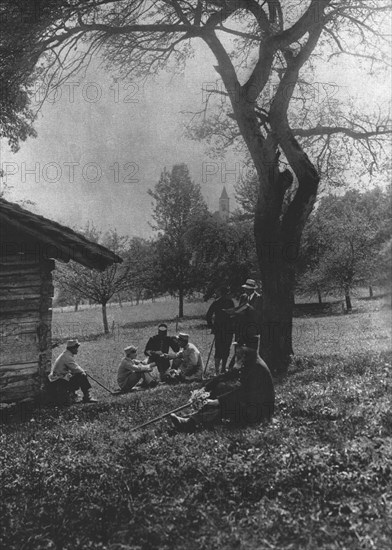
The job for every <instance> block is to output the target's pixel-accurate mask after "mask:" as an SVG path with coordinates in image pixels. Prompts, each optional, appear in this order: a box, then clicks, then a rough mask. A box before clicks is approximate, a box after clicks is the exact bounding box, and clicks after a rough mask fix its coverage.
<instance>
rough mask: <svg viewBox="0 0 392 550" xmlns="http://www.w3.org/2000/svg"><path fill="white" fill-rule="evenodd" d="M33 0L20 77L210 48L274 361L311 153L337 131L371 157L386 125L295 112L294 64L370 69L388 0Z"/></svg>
mask: <svg viewBox="0 0 392 550" xmlns="http://www.w3.org/2000/svg"><path fill="white" fill-rule="evenodd" d="M11 4H15V2H14V3H11ZM16 4H17V5H20V6H26V5H27V4H28V2H26V1H20V2H16ZM31 4H32V3H31V2H30V5H31ZM33 4H34V5H37V6H41V7H42V12H39V13H38V14H37V18H36V21H35V22H33V21H30V26H29V27H26V32H25V34H24V35H23V36H21V37H19V38H21V40H22V43H20V44H19V49H18V51H20V57H21V59H22V60H23V61H22V62H21V63H19V64H18V70H19V69H20V71H19V73H18V78H20V81H21V82H22V83H23V78H27V77H25V76H24V75H26V74H29V75H30V74H31V70H32V69H33V67H36V68H37V67H39V68H42V66H44V67H46V68H48V71H49V72H50V74H51V78H53V79H54V80H53V82H57V83H59V82H61V79H62V78H68V77H69V74H70V73H71V72H72V71H77V70H78V69H79V68H80V67H81V66H82V65H83V64H84V63H85V62H86V61H88V60H89V59H90V58H91V56H92V55H94V53H96V52H100V55H103V56H104V58H105V59H106V61H107V66H108V67H109V68H111V69H115V70H117V71H119V72H120V73H121V75H123V76H128V75H132V76H133V77H134V76H135V75H143V76H146V75H147V74H151V73H154V72H156V71H159V70H160V69H161V68H162V67H164V66H166V65H167V63H170V62H171V61H172V60H173V59H174V61H175V64H176V66H180V65H181V63H183V62H185V59H186V57H187V55H188V53H189V48H190V43H191V42H192V40H194V39H196V38H198V39H201V40H202V41H203V42H204V43H205V44H206V45H207V46H208V47H209V48H210V50H211V51H212V53H213V54H214V56H215V58H216V65H215V68H216V71H217V72H218V73H219V76H220V78H221V80H222V83H223V89H222V90H221V91H220V93H223V94H224V95H225V96H226V97H227V99H228V102H229V105H230V112H228V113H227V114H228V116H229V121H230V122H231V125H229V126H224V128H225V131H226V129H227V128H231V129H233V130H234V134H233V139H236V137H237V135H239V136H240V139H241V140H242V143H243V144H244V146H245V148H246V151H247V154H248V156H249V158H250V159H251V161H252V163H253V166H254V169H255V172H256V174H257V179H258V182H259V189H258V200H257V207H256V212H255V220H254V231H255V237H256V246H257V254H258V261H259V264H260V270H261V274H262V284H263V295H264V300H263V312H262V313H263V331H262V332H263V342H262V354H263V357H264V358H265V359H266V361H267V363H268V364H269V365H270V367H271V368H272V370H273V371H274V372H275V373H278V374H279V373H284V372H285V371H286V370H287V366H288V364H289V358H290V355H291V354H292V353H293V348H292V336H291V333H292V330H291V329H292V312H293V304H294V278H295V260H296V257H297V250H298V247H299V242H300V239H301V234H302V231H303V228H304V225H305V222H306V220H307V218H308V216H309V214H310V212H311V210H312V208H313V205H314V203H315V200H316V196H317V191H318V187H319V182H320V169H319V165H318V164H319V160H320V159H323V158H325V152H327V153H328V151H329V150H330V143H331V139H332V138H333V136H335V135H336V134H339V135H340V136H344V139H353V140H356V141H357V142H358V143H362V144H363V151H365V150H367V152H368V153H369V154H370V155H371V156H372V158H373V162H377V148H376V149H374V144H373V139H374V138H376V137H377V138H378V139H380V136H382V135H386V134H387V133H388V132H389V131H390V129H389V127H388V121H387V119H386V118H385V117H384V116H383V115H380V116H378V117H376V118H375V119H371V118H369V117H365V116H361V114H360V113H355V112H354V110H352V111H351V113H349V116H347V113H343V114H342V115H341V113H339V110H337V112H335V113H334V109H328V113H327V114H326V113H325V112H324V113H323V110H322V109H320V105H319V104H317V102H313V110H312V108H310V109H309V105H311V104H309V102H307V103H306V105H304V108H303V110H301V111H300V112H298V110H296V111H295V112H294V110H293V105H294V103H295V100H296V99H297V97H298V96H301V94H303V93H304V92H303V88H304V86H306V83H305V84H304V82H303V81H302V75H303V74H304V71H308V70H309V68H312V66H314V65H315V64H320V63H327V62H328V59H331V58H333V57H334V56H336V55H347V56H356V57H357V59H360V60H361V62H367V61H369V63H372V64H373V69H374V67H375V66H376V64H377V63H378V61H379V60H381V61H382V60H384V61H385V51H384V50H385V48H384V49H383V46H385V40H386V38H385V37H384V36H383V35H382V28H383V18H384V19H385V17H386V14H387V12H388V10H389V1H388V0H360V1H359V0H301V1H300V0H284V1H283V0H281V1H279V0H263V1H261V0H260V1H256V0H247V1H245V0H227V1H224V0H221V1H207V0H186V1H183V0H156V1H152V0H151V1H150V0H136V1H129V0H117V1H105V0H67V1H65V0H49V1H48V2H38V1H35V2H33ZM33 23H34V24H33ZM19 27H20V25H19ZM24 45H26V47H24ZM75 48H76V50H75ZM26 82H27V80H26ZM296 105H297V107H298V104H296ZM335 115H336V116H335ZM210 127H211V126H210ZM212 128H213V130H214V131H215V130H216V128H217V127H216V126H212ZM218 128H219V124H218ZM321 136H322V137H323V139H324V141H323V142H322V143H323V145H322V147H321V150H320V155H321V156H320V159H318V158H310V157H309V156H308V154H307V151H308V152H309V151H311V150H313V149H312V148H311V149H306V146H307V143H308V142H309V141H307V140H311V143H313V144H314V143H315V140H317V138H319V137H321ZM312 140H313V141H312ZM379 143H380V142H379V141H378V144H379ZM360 150H361V153H362V149H360ZM323 155H324V156H323Z"/></svg>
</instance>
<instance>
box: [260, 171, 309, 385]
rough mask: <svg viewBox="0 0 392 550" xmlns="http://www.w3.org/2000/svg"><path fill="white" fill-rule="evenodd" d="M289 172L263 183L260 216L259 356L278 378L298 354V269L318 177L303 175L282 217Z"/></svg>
mask: <svg viewBox="0 0 392 550" xmlns="http://www.w3.org/2000/svg"><path fill="white" fill-rule="evenodd" d="M287 179H288V174H287V173H280V172H279V171H278V170H276V171H275V172H274V173H272V174H271V176H270V177H269V182H268V184H267V185H265V184H264V186H263V188H264V189H263V191H264V196H263V195H261V196H260V198H259V202H258V206H257V209H256V216H255V239H256V248H257V257H258V261H259V267H260V272H261V279H262V287H263V303H262V315H261V318H262V322H261V339H260V344H261V346H260V353H261V356H262V357H263V359H264V360H265V362H266V363H267V365H268V367H269V368H270V370H271V372H272V373H273V374H274V376H278V377H281V376H284V375H285V374H286V373H287V370H288V367H289V364H290V360H291V356H292V355H293V353H294V352H293V339H292V329H293V312H294V292H295V269H296V262H297V258H298V251H299V245H300V239H301V236H302V231H303V227H304V225H305V222H306V220H307V218H308V216H309V213H310V212H311V209H312V206H313V204H314V200H315V198H316V193H317V183H318V179H317V178H316V177H314V176H313V175H308V176H304V179H303V182H302V185H303V186H304V187H306V190H305V191H302V190H301V189H299V190H297V191H296V196H295V198H294V199H292V200H291V203H290V206H289V207H288V208H287V210H286V212H285V214H284V215H283V216H282V210H283V209H284V208H285V207H284V204H283V201H284V199H283V196H284V189H285V186H286V182H285V180H287Z"/></svg>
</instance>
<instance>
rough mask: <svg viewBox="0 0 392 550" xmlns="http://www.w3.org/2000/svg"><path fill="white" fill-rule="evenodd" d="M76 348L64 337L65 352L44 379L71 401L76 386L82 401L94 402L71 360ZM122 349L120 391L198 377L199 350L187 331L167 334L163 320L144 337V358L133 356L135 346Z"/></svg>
mask: <svg viewBox="0 0 392 550" xmlns="http://www.w3.org/2000/svg"><path fill="white" fill-rule="evenodd" d="M79 347H80V344H79V342H78V340H68V342H67V344H66V349H65V351H63V353H61V355H59V357H58V358H57V359H56V361H55V362H54V364H53V366H52V369H51V371H50V374H49V376H48V378H49V381H50V382H52V383H56V384H61V385H62V387H65V389H66V390H67V391H68V392H69V393H70V396H71V399H70V400H71V401H73V400H76V393H75V392H76V391H77V390H78V389H80V390H81V391H82V393H83V402H84V403H95V402H96V399H94V398H93V397H92V395H91V392H90V390H91V384H90V382H89V380H88V377H87V374H86V372H85V370H84V369H83V368H82V367H81V366H80V365H78V363H77V362H76V361H75V355H77V353H78V351H79ZM124 352H125V357H124V358H123V359H122V361H121V363H120V366H119V368H118V373H117V383H118V385H119V387H120V390H121V392H124V393H126V392H128V391H130V390H131V389H132V388H134V387H135V386H136V385H137V384H139V385H140V386H141V387H144V388H147V387H150V388H152V387H154V386H156V385H157V384H158V383H159V381H161V382H167V383H177V382H194V381H201V380H202V377H203V368H204V366H203V359H202V357H201V353H200V351H199V350H198V349H197V347H196V346H195V345H194V344H192V343H191V342H189V335H188V334H185V333H180V334H179V335H178V336H168V334H167V325H166V324H165V323H161V324H160V325H159V326H158V334H156V335H155V336H152V337H151V338H150V339H149V340H148V342H147V345H146V348H145V350H144V353H145V355H146V359H145V360H144V361H141V360H138V359H137V358H136V357H137V347H135V346H133V345H131V346H127V347H126V348H125V349H124ZM171 361H172V364H171Z"/></svg>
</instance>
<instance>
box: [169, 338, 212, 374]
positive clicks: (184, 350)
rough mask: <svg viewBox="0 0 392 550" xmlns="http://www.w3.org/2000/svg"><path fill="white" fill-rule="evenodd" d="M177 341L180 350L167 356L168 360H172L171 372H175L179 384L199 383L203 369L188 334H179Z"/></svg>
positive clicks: (197, 352) (198, 352)
mask: <svg viewBox="0 0 392 550" xmlns="http://www.w3.org/2000/svg"><path fill="white" fill-rule="evenodd" d="M177 340H178V343H179V346H180V348H181V350H180V351H179V352H178V353H176V354H170V353H169V354H167V357H168V358H169V359H173V367H172V371H177V373H178V379H179V381H180V382H196V381H200V380H201V379H202V377H203V368H204V365H203V359H202V356H201V353H200V351H199V350H198V349H197V347H196V346H195V344H192V343H191V342H189V334H185V333H184V332H180V334H179V335H178V336H177ZM169 374H170V373H169Z"/></svg>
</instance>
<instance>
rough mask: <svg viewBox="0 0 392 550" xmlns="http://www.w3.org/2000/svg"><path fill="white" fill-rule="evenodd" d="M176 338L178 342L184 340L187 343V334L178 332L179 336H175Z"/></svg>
mask: <svg viewBox="0 0 392 550" xmlns="http://www.w3.org/2000/svg"><path fill="white" fill-rule="evenodd" d="M177 338H178V339H179V340H186V341H188V340H189V334H186V333H185V332H180V333H179V335H178V336H177Z"/></svg>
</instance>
